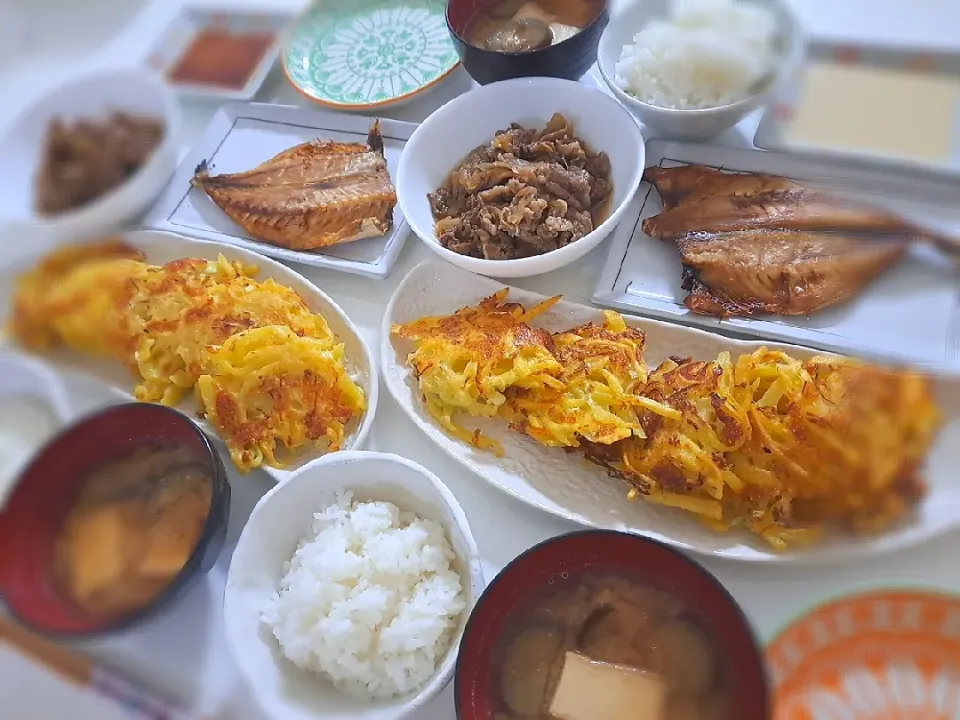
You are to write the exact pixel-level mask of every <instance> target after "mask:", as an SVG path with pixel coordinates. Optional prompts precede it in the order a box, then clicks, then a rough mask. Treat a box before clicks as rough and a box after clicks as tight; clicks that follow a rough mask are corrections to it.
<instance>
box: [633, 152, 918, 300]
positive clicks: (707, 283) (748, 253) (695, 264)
mask: <svg viewBox="0 0 960 720" xmlns="http://www.w3.org/2000/svg"><path fill="white" fill-rule="evenodd" d="M644 179H645V180H647V181H648V182H650V183H652V184H653V185H654V186H655V187H656V188H657V192H659V193H660V197H661V199H662V200H663V207H664V210H663V212H661V213H660V214H658V215H654V216H653V217H650V218H647V219H646V220H644V221H643V231H644V232H645V233H646V234H647V235H649V236H650V237H655V238H660V239H662V240H667V241H670V242H672V243H674V244H675V245H676V247H677V249H678V250H679V251H680V259H681V261H682V263H683V284H682V287H683V289H684V290H688V291H689V292H690V294H689V295H688V296H687V298H686V299H685V300H684V304H685V305H686V306H687V307H688V308H689V309H690V310H692V311H693V312H695V313H700V314H703V315H714V316H716V317H721V318H724V317H729V316H732V315H756V314H761V313H775V314H779V315H807V314H810V313H813V312H816V311H818V310H821V309H823V308H825V307H829V306H831V305H835V304H837V303H839V302H842V301H844V300H846V299H848V298H850V297H852V296H854V295H856V294H857V293H859V292H860V291H861V290H863V288H865V287H866V286H867V285H868V284H869V283H870V282H871V281H872V280H873V279H874V278H876V277H877V276H878V275H880V274H881V273H883V272H884V271H885V270H886V269H887V268H889V267H891V266H893V265H895V264H896V263H897V262H899V261H900V259H901V258H902V257H903V254H904V253H905V252H906V250H907V247H908V245H909V244H910V242H911V241H913V240H915V239H930V240H933V241H936V238H926V235H927V233H926V232H925V231H924V230H922V229H921V228H918V227H916V226H914V225H913V224H911V223H910V222H908V221H906V220H903V219H902V218H900V217H897V216H896V215H893V214H891V213H889V212H886V211H884V210H879V209H876V208H872V207H867V206H862V205H859V204H856V203H851V202H849V201H844V200H841V199H839V198H837V197H834V196H833V195H832V194H831V193H829V192H827V191H825V190H819V189H816V188H810V187H807V186H805V185H802V184H800V183H797V182H794V181H792V180H788V179H786V178H782V177H777V176H773V175H762V174H756V175H749V174H728V173H724V172H721V171H719V170H715V169H712V168H708V167H703V166H699V165H690V166H686V167H674V168H647V170H646V171H645V172H644Z"/></svg>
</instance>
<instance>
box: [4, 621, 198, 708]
mask: <svg viewBox="0 0 960 720" xmlns="http://www.w3.org/2000/svg"><path fill="white" fill-rule="evenodd" d="M3 642H8V643H10V644H11V645H13V646H14V647H15V648H17V649H18V650H19V651H20V652H22V653H23V654H25V655H27V656H29V657H31V658H32V659H33V660H35V661H37V662H38V663H40V664H41V665H44V666H45V667H47V668H48V669H50V670H52V671H53V672H55V673H57V674H58V675H60V676H61V677H62V678H64V679H65V680H67V681H68V682H71V683H73V684H74V685H78V686H81V687H88V688H89V689H90V691H91V692H94V693H96V694H97V695H100V696H101V697H102V698H104V699H106V700H108V701H110V702H112V703H115V704H118V705H120V706H122V707H123V708H125V709H126V711H127V712H128V713H130V715H131V717H135V718H142V720H203V718H201V717H200V716H199V715H196V714H193V713H191V712H189V711H187V710H185V709H184V708H182V707H179V706H178V705H176V704H175V703H173V702H171V701H170V700H169V699H167V698H162V697H160V696H159V695H158V694H157V693H156V692H154V691H153V690H151V689H148V688H146V687H144V686H143V685H141V684H140V683H138V682H136V681H134V680H131V679H130V678H128V677H125V676H123V675H121V674H120V673H117V672H116V671H114V670H113V669H111V668H107V667H105V666H103V665H100V664H98V663H96V662H94V661H93V660H92V659H90V658H88V657H86V656H85V655H81V654H79V653H75V652H73V651H71V650H69V649H68V648H65V647H63V646H60V645H57V644H55V643H52V642H50V641H48V640H45V639H43V638H41V637H38V636H37V635H34V634H33V633H31V632H30V631H29V630H25V629H24V628H22V627H20V626H19V625H17V624H16V623H14V622H12V621H11V620H8V619H6V618H0V643H3Z"/></svg>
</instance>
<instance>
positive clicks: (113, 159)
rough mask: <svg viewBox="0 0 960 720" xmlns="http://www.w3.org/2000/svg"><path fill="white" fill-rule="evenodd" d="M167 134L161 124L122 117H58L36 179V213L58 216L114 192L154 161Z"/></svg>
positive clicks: (48, 137)
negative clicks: (156, 150) (96, 118)
mask: <svg viewBox="0 0 960 720" xmlns="http://www.w3.org/2000/svg"><path fill="white" fill-rule="evenodd" d="M163 133H164V124H163V121H162V120H158V119H156V118H151V117H139V116H135V115H128V114H126V113H122V112H116V113H113V114H112V115H110V116H109V117H107V118H105V119H102V120H86V119H81V120H77V121H76V122H74V123H68V122H66V121H64V120H62V119H61V118H55V119H54V120H53V122H51V123H50V127H49V128H48V129H47V137H46V141H45V143H44V149H43V157H42V158H41V161H40V169H39V171H38V172H37V175H36V178H35V183H36V194H35V199H34V206H35V208H36V211H37V212H38V213H39V214H41V215H56V214H58V213H62V212H65V211H67V210H72V209H74V208H78V207H81V206H83V205H86V204H87V203H89V202H92V201H94V200H96V199H97V198H99V197H100V196H102V195H104V194H106V193H107V192H109V191H110V190H113V189H114V188H115V187H117V186H118V185H120V184H121V183H122V182H123V181H124V180H126V179H127V178H129V177H130V176H131V175H133V174H134V173H135V172H136V171H137V170H139V169H140V168H141V167H142V166H143V165H144V163H146V162H147V160H149V159H150V156H151V155H152V154H153V151H154V150H155V149H156V148H157V145H159V144H160V141H161V140H162V139H163Z"/></svg>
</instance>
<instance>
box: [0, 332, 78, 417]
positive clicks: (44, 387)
mask: <svg viewBox="0 0 960 720" xmlns="http://www.w3.org/2000/svg"><path fill="white" fill-rule="evenodd" d="M11 395H30V396H32V397H36V398H39V399H41V400H43V401H44V402H45V403H46V404H47V405H49V407H50V410H51V411H52V413H53V415H54V416H55V417H56V419H57V422H58V423H59V424H61V425H66V424H67V423H68V422H69V421H70V419H71V418H72V417H73V411H72V410H71V409H70V401H69V400H68V399H67V391H66V388H65V387H64V385H63V383H62V382H60V378H58V377H57V374H56V373H54V372H53V371H52V370H50V368H48V367H47V366H46V365H44V364H43V363H42V362H40V361H39V360H34V359H33V358H31V357H29V356H27V355H23V354H21V353H19V352H17V351H15V350H12V349H10V348H5V347H0V402H3V400H2V399H3V398H4V397H7V396H11Z"/></svg>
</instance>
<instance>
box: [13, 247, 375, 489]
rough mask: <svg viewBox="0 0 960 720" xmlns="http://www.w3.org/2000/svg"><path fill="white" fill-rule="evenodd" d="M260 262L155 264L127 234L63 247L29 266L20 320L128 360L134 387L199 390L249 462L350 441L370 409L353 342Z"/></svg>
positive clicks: (17, 297) (30, 333) (39, 344)
mask: <svg viewBox="0 0 960 720" xmlns="http://www.w3.org/2000/svg"><path fill="white" fill-rule="evenodd" d="M257 272H258V270H257V268H256V267H251V266H244V265H243V264H242V263H237V262H230V261H228V260H227V259H226V258H224V257H223V256H222V255H221V256H220V257H219V258H218V259H217V260H206V259H197V258H184V259H179V260H174V261H172V262H169V263H167V264H166V265H163V266H156V265H150V264H147V263H146V262H145V258H144V257H143V255H142V254H141V253H139V252H138V251H137V250H135V249H133V248H131V247H129V246H127V245H125V244H124V243H122V242H121V241H115V240H111V241H105V242H102V243H99V244H93V245H85V246H82V247H75V248H74V247H71V248H65V249H62V250H59V251H57V252H55V253H53V254H52V255H50V256H49V257H47V258H46V259H44V260H43V261H41V263H40V264H39V265H38V266H37V267H36V268H35V269H34V270H32V271H30V272H28V273H26V274H25V275H24V276H22V277H21V278H19V280H18V283H17V286H16V289H15V294H14V301H13V315H12V317H11V318H10V322H9V329H10V332H11V334H12V335H13V337H15V338H16V339H17V340H18V341H19V342H21V343H22V344H23V345H24V346H26V347H28V348H30V349H33V350H37V351H44V350H49V349H53V348H55V347H66V348H70V349H73V350H77V351H79V352H83V353H86V354H91V355H96V356H102V357H110V358H113V359H115V360H118V361H120V362H122V363H124V364H125V365H126V366H127V367H128V368H130V370H131V371H132V373H133V374H134V376H135V377H136V378H137V383H136V387H135V389H134V395H135V396H136V398H137V399H138V400H141V401H145V402H159V403H162V404H164V405H170V406H173V405H176V404H177V403H179V402H180V401H181V400H182V399H183V398H184V397H185V396H186V395H188V394H189V393H190V392H191V391H192V390H194V389H196V393H195V395H196V398H197V400H198V403H199V406H200V414H201V415H202V416H204V417H206V418H207V419H208V420H209V421H210V422H211V424H212V425H213V426H214V427H216V428H217V429H218V431H219V432H220V434H221V435H222V436H223V438H224V440H225V441H226V442H227V445H228V447H229V450H230V455H231V457H232V458H233V460H234V462H235V463H236V465H237V467H238V468H240V469H241V470H244V471H246V470H250V469H252V468H255V467H259V466H260V465H262V464H267V465H271V466H274V467H283V466H284V465H285V464H286V463H287V461H288V460H289V458H290V457H291V456H292V455H293V454H294V453H295V452H297V451H299V450H302V449H305V448H308V447H320V448H323V449H328V450H337V449H339V448H340V446H341V444H342V442H343V439H344V436H345V433H346V428H347V426H348V425H349V424H350V423H352V422H353V421H354V420H357V419H358V418H359V417H360V416H361V415H362V414H363V412H364V411H365V410H366V398H365V397H364V394H363V390H362V389H361V388H360V387H359V386H358V385H357V384H356V383H355V382H354V381H353V380H352V379H351V378H350V376H349V375H348V374H347V371H346V367H345V365H344V356H343V345H342V343H340V342H339V341H338V340H337V338H336V337H335V336H334V334H333V332H332V331H331V330H330V327H329V326H328V325H327V322H326V320H324V318H323V317H322V316H320V315H318V314H315V313H313V312H311V311H310V309H309V308H308V307H307V305H306V303H305V302H304V300H303V298H302V297H300V295H299V294H297V293H296V292H295V291H294V290H292V289H290V288H287V287H284V286H282V285H279V284H277V283H276V282H274V281H273V280H270V279H267V280H256V279H255V276H256V274H257Z"/></svg>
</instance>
